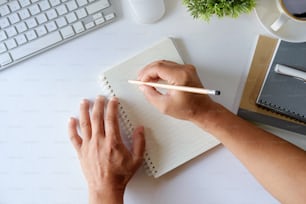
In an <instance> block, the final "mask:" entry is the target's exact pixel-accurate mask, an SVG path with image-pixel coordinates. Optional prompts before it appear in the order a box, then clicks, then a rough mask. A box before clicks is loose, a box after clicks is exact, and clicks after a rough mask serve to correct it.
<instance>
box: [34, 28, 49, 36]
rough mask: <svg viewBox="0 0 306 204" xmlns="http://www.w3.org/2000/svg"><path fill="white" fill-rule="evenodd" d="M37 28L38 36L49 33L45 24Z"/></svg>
mask: <svg viewBox="0 0 306 204" xmlns="http://www.w3.org/2000/svg"><path fill="white" fill-rule="evenodd" d="M35 30H36V33H37V35H38V36H43V35H46V34H47V29H46V28H45V26H39V27H38V28H36V29H35Z"/></svg>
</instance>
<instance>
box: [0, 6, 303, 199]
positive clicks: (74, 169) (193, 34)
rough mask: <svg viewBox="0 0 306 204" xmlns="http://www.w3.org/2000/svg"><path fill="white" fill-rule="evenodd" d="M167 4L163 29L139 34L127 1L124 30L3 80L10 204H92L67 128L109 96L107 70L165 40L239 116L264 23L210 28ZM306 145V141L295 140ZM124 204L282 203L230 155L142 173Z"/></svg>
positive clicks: (221, 23) (2, 148)
mask: <svg viewBox="0 0 306 204" xmlns="http://www.w3.org/2000/svg"><path fill="white" fill-rule="evenodd" d="M165 2H166V9H167V12H166V15H165V17H164V18H163V20H162V21H160V22H158V23H157V24H152V25H139V24H136V23H135V22H134V21H133V19H132V17H131V16H130V14H129V12H128V5H127V4H128V3H127V1H122V0H121V1H118V6H119V10H120V8H121V9H122V11H121V12H120V13H121V14H122V15H121V16H119V19H118V21H117V22H115V23H113V24H111V25H109V26H107V27H105V28H102V29H101V30H98V31H95V32H93V33H90V34H88V35H86V36H84V37H81V38H80V39H78V40H74V41H72V42H70V43H67V44H66V45H63V46H60V47H58V48H55V49H52V50H51V51H49V52H47V53H45V54H42V55H40V56H37V57H35V58H33V59H31V60H28V61H26V62H24V63H21V64H18V65H16V66H14V67H12V68H9V69H7V70H5V71H3V72H1V73H0V94H1V95H0V96H1V100H0V161H1V167H0V203H1V204H20V203H22V204H23V203H26V204H27V203H31V204H32V203H39V204H40V203H44V204H49V203H50V204H58V203H61V204H62V203H65V204H77V203H86V202H87V187H86V183H85V180H84V177H83V175H82V172H81V169H80V166H79V162H78V160H77V158H76V154H75V151H74V149H73V147H72V145H71V144H70V142H69V139H68V136H67V120H68V118H69V116H71V115H78V109H79V102H80V101H81V99H82V98H89V99H93V98H95V96H96V95H97V94H99V93H101V89H100V87H99V84H98V83H97V80H98V79H97V78H98V75H99V74H100V73H101V71H102V70H103V69H104V68H106V67H109V66H111V65H113V64H115V63H118V62H120V61H122V60H124V59H126V58H128V57H129V56H132V55H134V54H135V53H137V52H139V51H141V50H143V49H144V48H146V47H148V46H150V45H151V44H152V43H154V42H157V41H158V40H160V39H161V38H163V37H165V36H173V37H175V38H176V39H177V41H176V42H177V47H178V50H180V52H181V54H182V56H183V59H184V60H185V62H186V63H193V64H194V65H195V66H196V67H198V69H199V73H200V76H201V78H202V80H203V82H204V84H205V85H206V86H207V87H210V88H215V89H219V90H221V92H222V95H221V96H218V97H214V98H215V99H216V100H217V101H218V102H221V103H222V104H224V105H225V106H226V107H228V108H229V109H231V110H232V111H236V110H237V108H238V104H239V100H240V96H241V92H242V84H243V83H241V82H243V81H244V80H245V78H246V74H247V71H248V68H249V65H250V62H251V56H252V54H253V50H254V47H255V43H256V39H257V35H258V34H259V33H265V32H264V30H263V29H262V28H261V26H260V24H259V23H258V21H257V18H256V16H255V13H252V14H250V15H242V16H241V17H240V18H238V19H230V18H225V19H221V20H220V19H217V18H214V19H212V20H211V22H210V23H206V22H202V21H197V20H193V19H192V17H190V15H189V13H187V11H186V8H185V7H183V6H182V5H181V1H180V0H166V1H165ZM237 90H238V91H237ZM282 133H283V132H281V134H282ZM284 137H285V138H289V134H288V133H286V134H284ZM300 141H304V142H305V138H296V139H295V140H294V142H296V143H299V142H300ZM125 201H126V203H133V204H138V203H139V204H143V203H160V204H168V203H176V204H184V203H217V204H222V203H226V204H227V203H235V204H239V203H248V204H251V203H262V204H273V203H278V202H277V201H276V200H275V199H274V198H272V197H271V196H270V195H269V194H268V193H267V192H266V191H265V190H264V189H263V188H262V187H261V186H260V185H259V184H258V183H257V182H256V180H255V179H254V178H253V177H252V176H251V175H250V174H249V173H248V171H247V170H246V169H245V168H244V167H243V166H242V165H241V164H240V162H239V161H238V160H237V159H235V158H234V156H233V155H232V154H231V153H230V152H229V151H228V150H226V149H225V148H224V147H222V146H219V147H217V148H215V149H214V150H212V151H210V152H208V153H207V154H204V155H202V156H200V157H198V158H196V159H194V160H193V161H191V162H189V163H187V164H186V165H184V166H182V167H180V168H179V169H177V170H175V171H173V172H171V173H169V174H167V175H165V176H164V177H161V178H160V179H156V180H155V179H153V178H150V177H147V176H146V175H145V174H144V171H143V169H140V170H139V171H138V173H137V175H136V176H135V177H134V178H133V179H132V181H131V182H130V184H129V186H128V189H127V193H126V195H125Z"/></svg>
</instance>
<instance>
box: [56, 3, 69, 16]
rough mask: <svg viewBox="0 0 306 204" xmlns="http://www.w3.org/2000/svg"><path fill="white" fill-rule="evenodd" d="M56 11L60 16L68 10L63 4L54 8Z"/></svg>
mask: <svg viewBox="0 0 306 204" xmlns="http://www.w3.org/2000/svg"><path fill="white" fill-rule="evenodd" d="M56 11H57V13H58V15H59V16H62V15H64V14H66V13H67V12H68V10H67V8H66V6H65V5H60V6H59V7H57V8H56Z"/></svg>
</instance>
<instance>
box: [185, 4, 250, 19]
mask: <svg viewBox="0 0 306 204" xmlns="http://www.w3.org/2000/svg"><path fill="white" fill-rule="evenodd" d="M183 4H184V5H185V6H186V7H187V9H188V11H189V12H190V13H191V16H192V17H193V18H200V19H204V20H205V21H209V19H210V18H211V17H212V16H213V15H215V16H218V17H220V18H221V17H225V16H230V17H233V18H236V17H238V16H239V15H240V14H242V13H249V12H251V11H252V10H253V9H254V8H255V6H256V0H183Z"/></svg>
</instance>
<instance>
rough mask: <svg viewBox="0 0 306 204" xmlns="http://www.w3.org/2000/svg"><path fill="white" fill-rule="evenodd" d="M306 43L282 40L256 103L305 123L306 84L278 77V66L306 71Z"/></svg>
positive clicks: (294, 79) (285, 77)
mask: <svg viewBox="0 0 306 204" xmlns="http://www.w3.org/2000/svg"><path fill="white" fill-rule="evenodd" d="M305 53H306V43H291V42H285V41H280V42H279V44H278V47H277V49H276V51H275V53H274V57H273V60H272V62H271V64H270V68H269V70H268V71H267V75H266V78H265V80H264V83H263V85H262V88H261V90H260V93H259V96H258V98H257V101H256V103H257V104H258V105H260V106H263V107H265V108H268V109H270V110H272V111H275V112H277V113H280V114H283V115H286V116H288V117H290V118H293V119H296V120H298V121H301V122H303V123H305V124H306V83H305V82H304V81H302V80H299V79H296V78H294V77H291V76H285V75H281V74H277V73H276V72H275V71H274V67H275V65H276V64H281V65H286V66H290V67H295V68H296V69H299V70H301V71H304V72H306V54H305Z"/></svg>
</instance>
